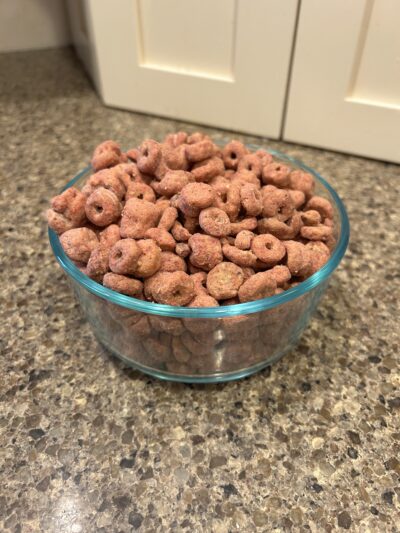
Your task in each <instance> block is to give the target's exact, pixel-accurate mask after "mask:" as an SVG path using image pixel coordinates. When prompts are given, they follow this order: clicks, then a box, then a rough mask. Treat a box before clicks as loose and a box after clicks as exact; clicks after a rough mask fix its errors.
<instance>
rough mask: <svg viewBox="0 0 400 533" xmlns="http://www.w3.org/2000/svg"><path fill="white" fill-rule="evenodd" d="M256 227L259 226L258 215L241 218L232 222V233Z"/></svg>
mask: <svg viewBox="0 0 400 533" xmlns="http://www.w3.org/2000/svg"><path fill="white" fill-rule="evenodd" d="M256 227H257V219H256V217H249V218H244V219H243V220H240V221H239V222H232V223H231V235H237V234H238V233H240V232H241V231H244V230H247V231H252V230H253V229H256Z"/></svg>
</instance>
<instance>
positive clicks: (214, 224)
mask: <svg viewBox="0 0 400 533" xmlns="http://www.w3.org/2000/svg"><path fill="white" fill-rule="evenodd" d="M199 224H200V227H201V229H202V230H203V231H204V232H205V233H207V234H208V235H212V236H213V237H224V236H225V235H228V234H229V232H230V227H231V222H230V220H229V217H228V215H227V214H226V213H225V211H223V210H222V209H218V207H208V208H207V209H203V210H202V211H201V212H200V216H199Z"/></svg>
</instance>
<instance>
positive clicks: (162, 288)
mask: <svg viewBox="0 0 400 533" xmlns="http://www.w3.org/2000/svg"><path fill="white" fill-rule="evenodd" d="M151 294H152V297H153V299H154V300H155V301H156V302H157V303H160V304H166V305H178V306H182V305H187V304H188V303H189V302H190V301H191V300H193V297H194V287H193V281H192V279H191V278H190V276H189V275H188V274H186V273H185V272H182V271H178V272H160V273H159V274H158V279H157V283H153V284H152V287H151Z"/></svg>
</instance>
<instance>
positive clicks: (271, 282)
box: [238, 272, 277, 303]
mask: <svg viewBox="0 0 400 533" xmlns="http://www.w3.org/2000/svg"><path fill="white" fill-rule="evenodd" d="M276 288H277V285H276V281H275V279H274V278H273V277H272V276H271V275H270V274H268V272H259V273H258V274H254V276H251V277H250V278H248V279H247V280H246V281H245V282H244V283H243V285H242V286H241V287H240V289H239V293H238V294H239V300H240V301H241V302H242V303H243V302H251V301H253V300H260V299H261V298H268V297H269V296H273V295H274V293H275V291H276Z"/></svg>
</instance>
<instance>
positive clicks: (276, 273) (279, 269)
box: [268, 265, 292, 287]
mask: <svg viewBox="0 0 400 533" xmlns="http://www.w3.org/2000/svg"><path fill="white" fill-rule="evenodd" d="M268 274H269V275H270V276H272V277H273V278H274V280H275V281H276V284H277V285H278V287H280V286H282V285H285V283H287V282H288V281H289V280H290V278H291V277H292V274H291V273H290V270H289V269H288V267H287V266H285V265H276V266H274V267H273V268H271V269H270V270H268Z"/></svg>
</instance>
